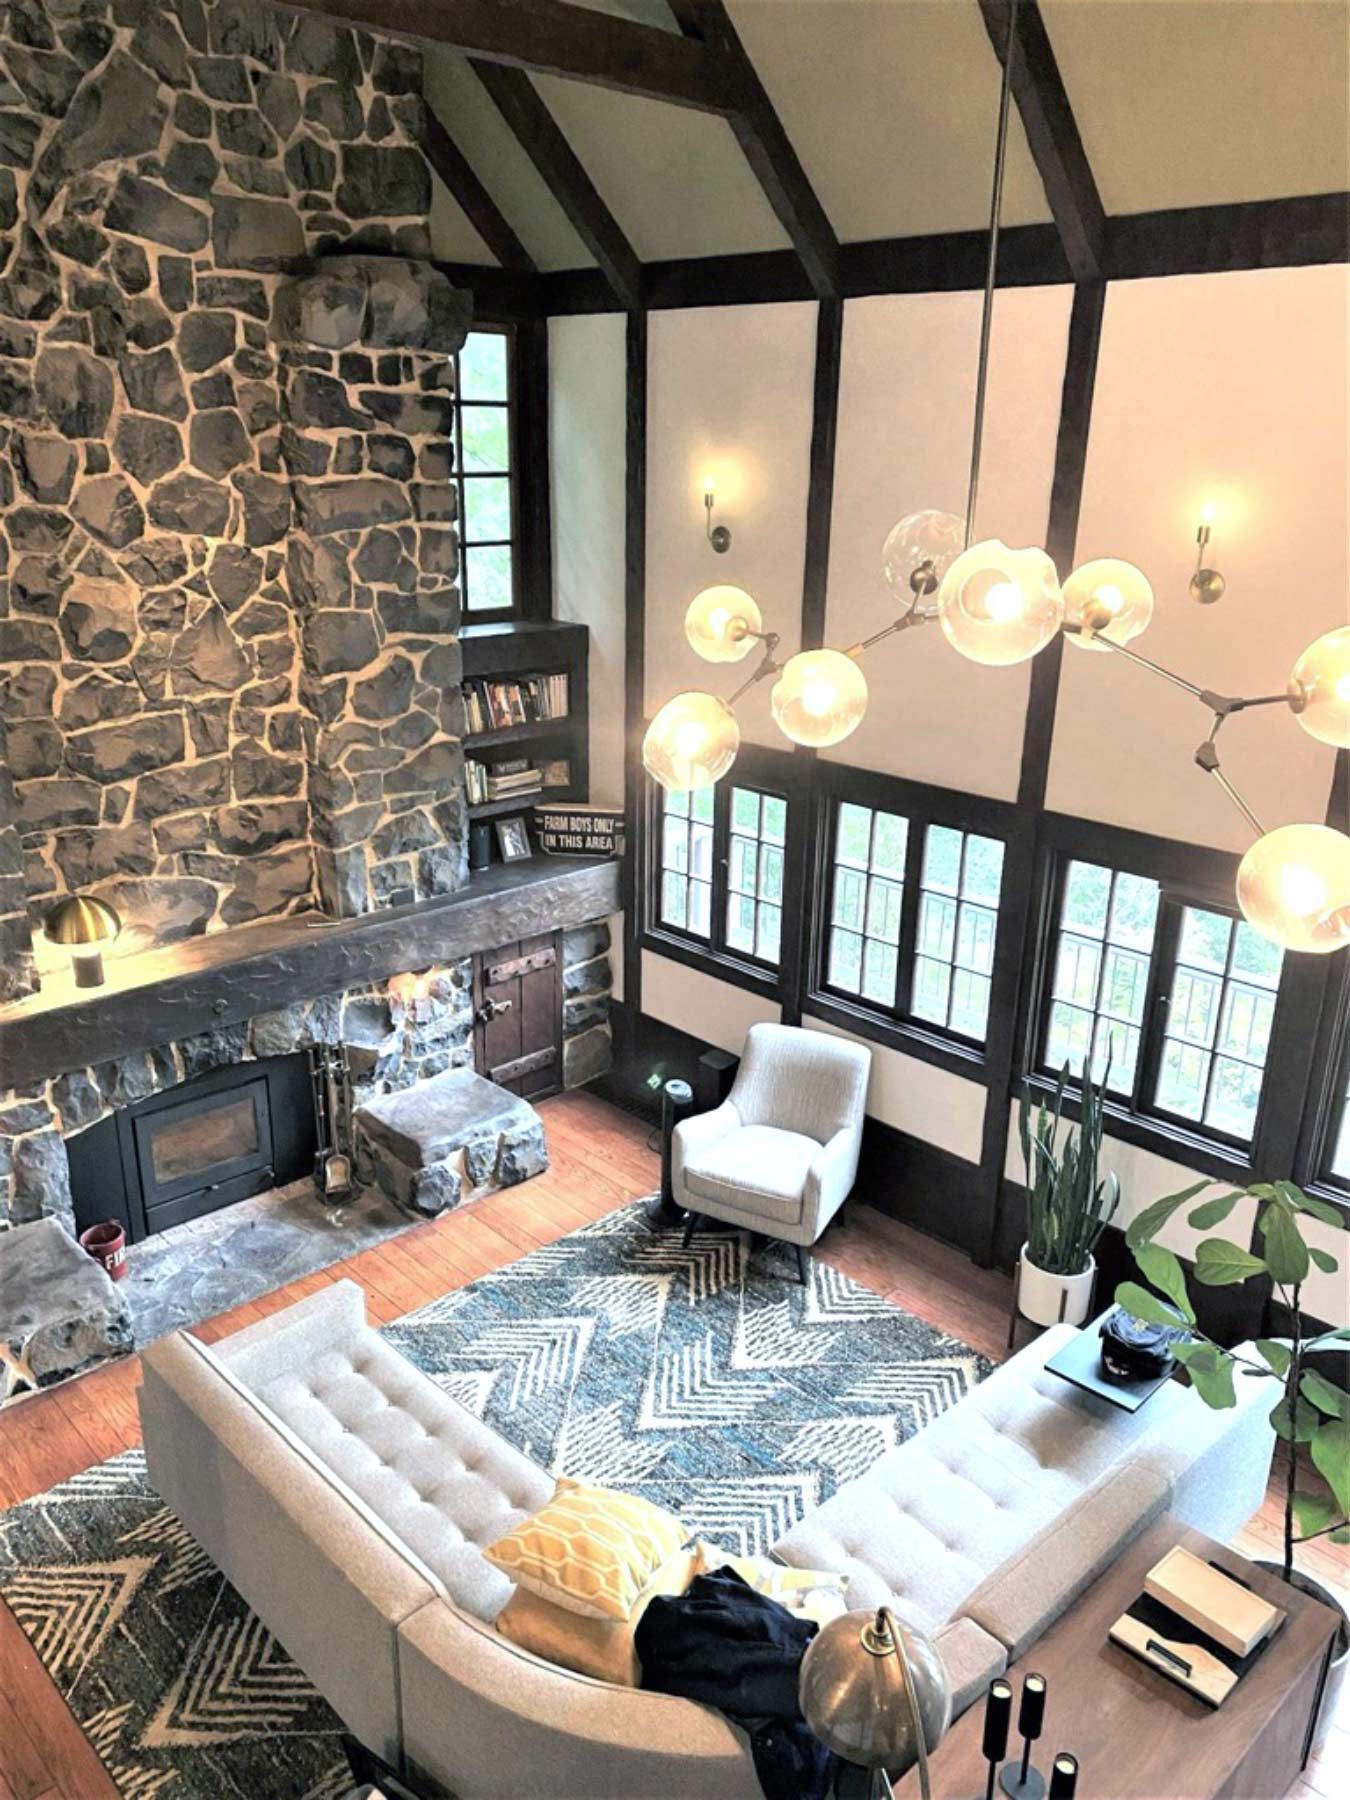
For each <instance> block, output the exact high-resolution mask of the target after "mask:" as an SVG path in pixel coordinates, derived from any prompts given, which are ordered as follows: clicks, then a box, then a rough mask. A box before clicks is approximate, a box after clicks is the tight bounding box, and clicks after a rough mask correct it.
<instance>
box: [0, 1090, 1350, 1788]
mask: <svg viewBox="0 0 1350 1800" xmlns="http://www.w3.org/2000/svg"><path fill="white" fill-rule="evenodd" d="M541 1111H542V1112H543V1115H544V1119H545V1124H546V1126H547V1130H548V1140H549V1153H550V1157H551V1164H550V1167H549V1170H548V1172H547V1174H545V1175H542V1176H540V1177H538V1178H537V1179H536V1180H534V1181H531V1182H530V1183H529V1184H528V1185H527V1186H525V1187H522V1188H514V1189H508V1190H506V1191H505V1192H502V1193H498V1194H493V1195H490V1196H489V1197H488V1198H487V1199H485V1200H481V1201H479V1202H477V1203H476V1204H475V1205H473V1206H472V1207H468V1208H464V1209H461V1210H460V1211H458V1212H453V1213H449V1214H447V1215H446V1216H445V1217H444V1218H443V1219H437V1220H435V1221H434V1222H428V1223H426V1224H423V1225H417V1226H414V1227H413V1228H412V1229H410V1230H409V1231H407V1232H405V1233H404V1234H403V1235H402V1236H401V1237H398V1238H394V1239H392V1240H390V1241H389V1242H387V1243H384V1244H380V1245H377V1246H375V1247H374V1248H372V1249H370V1250H365V1251H362V1252H361V1254H360V1255H358V1256H354V1257H351V1258H349V1259H348V1260H347V1261H345V1262H341V1263H335V1264H334V1265H333V1266H332V1267H331V1268H328V1269H323V1270H321V1271H319V1273H317V1274H314V1275H308V1276H306V1277H305V1278H304V1279H303V1280H301V1281H297V1282H294V1283H292V1284H291V1285H290V1286H289V1287H285V1288H282V1289H280V1290H278V1292H276V1293H274V1294H269V1295H267V1296H266V1297H265V1298H264V1299H262V1300H258V1301H255V1302H253V1303H252V1304H250V1305H248V1306H241V1307H238V1308H236V1309H235V1310H234V1311H233V1312H229V1313H223V1314H221V1315H220V1317H218V1318H215V1319H212V1320H210V1321H209V1323H207V1324H205V1325H203V1326H200V1327H199V1328H198V1330H199V1333H200V1335H201V1336H202V1337H203V1338H205V1339H206V1340H207V1341H211V1340H214V1339H215V1338H218V1337H223V1336H226V1335H227V1334H228V1333H230V1332H232V1331H237V1330H238V1329H240V1327H242V1326H244V1325H247V1324H251V1323H252V1322H253V1321H254V1320H256V1319H260V1318H264V1317H265V1316H266V1315H267V1314H268V1313H270V1312H275V1311H276V1310H277V1309H278V1308H280V1307H283V1306H286V1305H289V1304H290V1302H291V1301H292V1300H296V1299H299V1298H300V1297H301V1296H302V1295H304V1294H310V1293H314V1292H316V1291H317V1290H318V1289H319V1288H320V1287H322V1286H324V1285H325V1284H327V1283H329V1282H332V1281H338V1280H341V1279H343V1278H344V1277H350V1278H351V1279H352V1280H354V1281H358V1282H360V1284H361V1286H362V1287H363V1288H364V1289H365V1291H366V1296H367V1304H368V1306H369V1309H370V1314H371V1317H372V1318H373V1319H374V1320H376V1321H377V1322H378V1323H380V1324H384V1323H386V1322H387V1321H388V1320H390V1319H395V1318H398V1317H399V1316H400V1315H401V1314H402V1313H405V1312H408V1311H410V1310H411V1309H413V1308H414V1307H418V1306H423V1305H425V1304H426V1302H427V1301H429V1300H435V1299H437V1298H439V1296H440V1295H442V1294H444V1293H447V1292H449V1291H450V1290H451V1289H452V1288H457V1287H462V1286H463V1285H464V1284H465V1283H466V1282H469V1281H473V1280H476V1279H477V1278H478V1277H479V1276H481V1275H486V1274H488V1273H489V1272H490V1271H491V1270H493V1269H497V1268H500V1267H501V1266H502V1265H503V1264H504V1263H509V1262H514V1261H515V1259H516V1258H517V1257H519V1256H523V1255H524V1254H525V1253H526V1252H527V1251H529V1250H533V1249H537V1248H538V1247H539V1246H540V1245H542V1244H548V1243H552V1242H553V1241H554V1240H556V1239H557V1238H560V1237H564V1236H565V1235H566V1234H567V1233H568V1232H569V1231H573V1230H575V1229H576V1227H577V1226H579V1225H584V1224H587V1223H589V1221H590V1220H592V1219H596V1218H599V1217H600V1216H601V1215H602V1214H604V1213H607V1212H609V1211H611V1210H612V1209H613V1208H614V1207H616V1206H621V1205H623V1204H624V1203H625V1202H626V1201H628V1200H631V1199H632V1198H633V1197H634V1196H635V1195H639V1194H646V1193H650V1192H651V1191H652V1190H653V1189H654V1188H655V1187H656V1185H657V1183H658V1181H659V1177H660V1169H659V1159H658V1157H657V1156H656V1154H655V1152H654V1151H652V1150H651V1149H649V1148H648V1137H649V1132H648V1128H647V1126H646V1125H644V1124H642V1123H641V1122H640V1121H638V1120H636V1119H633V1118H630V1117H629V1116H628V1115H626V1114H624V1113H621V1112H618V1111H616V1110H615V1109H614V1108H613V1107H610V1106H608V1105H606V1104H605V1103H604V1102H603V1101H600V1100H597V1099H594V1098H593V1097H592V1096H590V1095H588V1094H569V1095H565V1096H560V1097H559V1098H557V1099H555V1100H549V1101H546V1102H545V1103H544V1105H543V1107H542V1108H541ZM815 1254H817V1255H818V1256H820V1257H822V1258H823V1259H824V1260H825V1261H826V1262H829V1263H831V1264H833V1265H834V1266H835V1267H836V1268H838V1269H840V1270H842V1271H843V1272H844V1273H846V1274H848V1275H850V1276H852V1277H853V1279H854V1280H855V1281H859V1282H862V1283H863V1284H864V1285H866V1286H867V1287H870V1288H872V1289H874V1290H875V1291H876V1292H878V1293H881V1294H885V1295H886V1297H887V1298H888V1299H890V1300H892V1301H893V1302H894V1303H895V1304H896V1305H897V1306H901V1307H904V1308H905V1309H906V1311H908V1312H912V1313H914V1314H915V1315H916V1316H917V1317H919V1318H922V1319H926V1320H927V1321H928V1322H929V1323H930V1324H933V1325H935V1326H937V1327H938V1328H939V1329H941V1330H943V1331H949V1332H951V1333H952V1334H953V1335H954V1336H956V1337H959V1338H962V1339H963V1340H964V1341H965V1342H966V1343H968V1344H970V1345H971V1346H972V1347H973V1348H975V1349H977V1350H980V1351H982V1352H983V1353H984V1354H985V1355H986V1356H988V1357H990V1358H992V1359H994V1360H1002V1358H1003V1356H1004V1354H1005V1351H1004V1340H1005V1335H1006V1331H1007V1309H1008V1298H1009V1289H1010V1284H1009V1282H1008V1280H1007V1278H1006V1277H1004V1276H1002V1275H999V1274H997V1273H995V1272H994V1271H992V1270H988V1269H976V1268H974V1267H973V1266H972V1265H971V1264H970V1263H969V1262H968V1261H967V1260H966V1259H965V1257H964V1256H962V1255H961V1254H960V1253H959V1252H958V1251H955V1250H952V1249H950V1248H948V1247H947V1246H946V1245H944V1244H940V1243H938V1242H936V1240H934V1239H932V1238H927V1237H924V1236H922V1235H921V1234H920V1233H919V1232H916V1231H913V1230H911V1229H910V1228H909V1227H908V1226H905V1225H901V1224H899V1223H898V1222H897V1221H895V1220H894V1219H890V1218H886V1217H884V1216H883V1215H882V1214H880V1213H878V1212H875V1211H874V1210H873V1209H871V1208H870V1207H863V1206H853V1207H851V1208H849V1214H848V1220H847V1223H845V1224H842V1225H841V1224H836V1225H834V1226H832V1227H831V1229H830V1230H829V1231H828V1232H827V1233H826V1235H825V1237H824V1238H823V1239H822V1240H821V1242H820V1244H819V1245H818V1246H817V1248H816V1251H815ZM139 1379H140V1377H139V1361H138V1359H137V1358H135V1357H131V1358H128V1359H127V1360H126V1361H125V1362H120V1363H115V1364H112V1365H110V1366H108V1367H107V1368H104V1369H100V1370H96V1371H95V1372H94V1373H93V1374H91V1375H86V1376H84V1377H82V1378H81V1379H80V1380H78V1381H74V1382H70V1383H67V1384H66V1385H65V1386H64V1387H60V1388H55V1389H52V1390H51V1391H49V1392H48V1393H45V1394H41V1395H38V1396H36V1397H34V1398H33V1399H31V1400H25V1401H23V1402H21V1403H20V1404H18V1405H17V1406H13V1407H10V1408H8V1409H6V1410H5V1411H4V1412H3V1413H0V1510H3V1509H4V1508H5V1507H8V1506H12V1505H14V1504H15V1503H16V1502H18V1501H20V1500H24V1499H27V1498H28V1497H29V1496H31V1495H33V1494H39V1493H42V1492H44V1491H45V1490H46V1489H47V1488H49V1487H52V1486H54V1485H55V1484H56V1483H57V1482H59V1481H63V1480H65V1479H66V1477H67V1476H70V1475H73V1474H75V1473H76V1472H77V1471H79V1470H81V1469H85V1468H88V1467H90V1466H91V1465H92V1464H94V1463H98V1462H102V1461H104V1460H105V1458H107V1457H109V1456H114V1455H116V1453H117V1452H118V1451H119V1450H124V1449H127V1448H128V1447H129V1446H131V1445H132V1444H135V1443H137V1442H138V1441H139V1436H140V1433H139V1428H138V1425H137V1418H136V1402H135V1391H136V1387H137V1384H138V1382H139ZM1280 1519H1281V1512H1280V1506H1279V1503H1278V1498H1277V1496H1276V1493H1275V1491H1274V1489H1273V1488H1272V1494H1271V1495H1270V1496H1269V1497H1268V1498H1267V1500H1266V1503H1265V1505H1264V1506H1263V1507H1262V1509H1261V1511H1260V1512H1259V1513H1258V1514H1257V1516H1256V1518H1255V1519H1253V1520H1252V1522H1251V1524H1250V1525H1249V1526H1248V1527H1247V1529H1246V1530H1245V1531H1244V1532H1243V1533H1242V1534H1241V1535H1240V1536H1239V1537H1238V1539H1237V1540H1236V1542H1237V1545H1238V1547H1239V1548H1240V1549H1242V1550H1243V1551H1245V1552H1246V1553H1247V1554H1249V1555H1253V1556H1269V1555H1271V1554H1278V1551H1279V1544H1280ZM1301 1560H1302V1562H1303V1565H1304V1566H1305V1567H1306V1568H1307V1570H1308V1572H1309V1573H1310V1574H1313V1575H1316V1576H1317V1577H1318V1578H1319V1579H1321V1580H1322V1581H1325V1582H1326V1583H1327V1584H1328V1585H1330V1586H1333V1587H1335V1588H1336V1589H1337V1591H1338V1592H1339V1593H1340V1595H1341V1597H1342V1599H1343V1600H1344V1601H1347V1602H1350V1551H1346V1550H1344V1549H1336V1548H1334V1547H1332V1546H1330V1545H1328V1544H1327V1543H1326V1542H1325V1540H1323V1542H1322V1543H1320V1544H1316V1545H1310V1546H1309V1547H1308V1549H1307V1550H1305V1551H1304V1552H1303V1553H1302V1557H1301ZM1347 1702H1350V1695H1347ZM1347 1771H1350V1704H1347V1705H1343V1706H1342V1708H1341V1716H1340V1717H1339V1718H1338V1719H1337V1721H1336V1722H1335V1724H1334V1726H1333V1729H1332V1731H1331V1732H1330V1734H1329V1736H1328V1741H1327V1745H1326V1747H1325V1748H1324V1750H1323V1752H1322V1755H1321V1756H1320V1757H1319V1759H1318V1760H1317V1762H1316V1763H1315V1764H1314V1765H1312V1766H1311V1767H1310V1768H1309V1769H1308V1771H1307V1772H1306V1776H1305V1779H1304V1780H1303V1781H1301V1782H1300V1783H1299V1784H1298V1785H1297V1787H1296V1788H1295V1789H1293V1790H1292V1792H1291V1796H1290V1800H1337V1796H1339V1795H1341V1794H1343V1793H1344V1792H1345V1791H1346V1788H1345V1783H1346V1778H1347ZM0 1800H117V1790H116V1788H115V1787H114V1786H113V1784H112V1782H111V1780H110V1779H109V1777H108V1775H107V1773H106V1772H105V1770H104V1769H103V1766H102V1764H101V1763H100V1762H99V1761H98V1758H97V1756H96V1755H95V1754H94V1751H93V1750H92V1749H91V1748H90V1746H89V1744H88V1743H87V1741H86V1740H85V1738H84V1736H83V1734H82V1733H81V1731H80V1730H79V1728H78V1726H77V1725H76V1724H75V1721H74V1719H73V1718H72V1716H71V1714H70V1713H69V1711H68V1710H67V1708H66V1705H65V1703H64V1701H63V1700H62V1699H61V1697H60V1695H59V1694H58V1693H57V1691H56V1689H55V1688H54V1687H53V1686H52V1684H51V1682H50V1681H49V1680H48V1678H47V1675H46V1673H45V1672H44V1670H43V1669H42V1666H41V1664H40V1663H39V1662H38V1659H37V1657H36V1656H35V1655H34V1653H33V1651H32V1649H31V1648H30V1647H29V1644H28V1641H27V1639H26V1638H25V1637H24V1635H23V1633H22V1632H21V1631H20V1629H19V1627H18V1625H17V1623H16V1622H15V1620H14V1618H13V1615H12V1614H11V1613H10V1612H9V1610H8V1609H7V1608H6V1607H4V1606H3V1604H0ZM259 1800H267V1797H266V1796H263V1795H260V1796H259ZM1139 1800H1152V1797H1146V1796H1140V1797H1139ZM1272 1800H1273V1797H1272Z"/></svg>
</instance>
